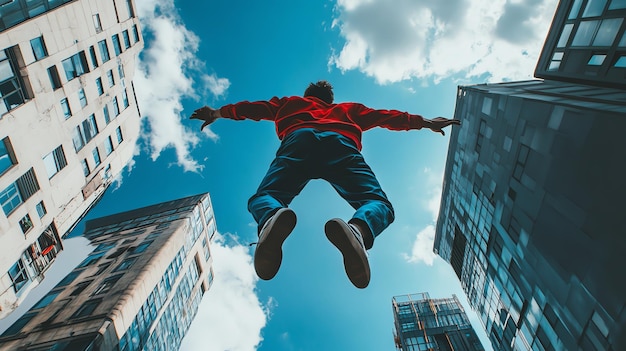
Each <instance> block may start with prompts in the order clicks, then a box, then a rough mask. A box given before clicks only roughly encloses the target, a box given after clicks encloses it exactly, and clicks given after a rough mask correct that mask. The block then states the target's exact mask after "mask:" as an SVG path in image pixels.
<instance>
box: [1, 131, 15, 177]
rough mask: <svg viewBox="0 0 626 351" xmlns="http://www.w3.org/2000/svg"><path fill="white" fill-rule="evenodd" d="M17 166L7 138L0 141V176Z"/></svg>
mask: <svg viewBox="0 0 626 351" xmlns="http://www.w3.org/2000/svg"><path fill="white" fill-rule="evenodd" d="M16 164H17V159H16V158H15V154H14V153H13V146H12V145H11V141H10V140H9V137H6V138H4V139H0V175H1V174H3V173H4V172H6V171H7V170H9V169H10V168H11V167H13V165H16Z"/></svg>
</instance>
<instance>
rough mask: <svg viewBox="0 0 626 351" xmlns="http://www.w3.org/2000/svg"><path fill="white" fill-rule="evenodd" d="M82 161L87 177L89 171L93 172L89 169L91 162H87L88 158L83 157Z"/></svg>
mask: <svg viewBox="0 0 626 351" xmlns="http://www.w3.org/2000/svg"><path fill="white" fill-rule="evenodd" d="M80 163H81V165H82V166H83V174H84V175H85V177H86V176H88V175H89V173H91V170H90V169H89V163H87V159H86V158H83V160H82V161H81V162H80Z"/></svg>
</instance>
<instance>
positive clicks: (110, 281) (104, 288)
mask: <svg viewBox="0 0 626 351" xmlns="http://www.w3.org/2000/svg"><path fill="white" fill-rule="evenodd" d="M122 276H123V274H118V275H114V276H112V277H108V278H106V279H105V280H104V281H103V282H102V284H100V285H99V286H98V287H97V288H96V290H94V292H93V293H92V294H91V295H92V296H94V295H100V294H106V293H108V292H109V291H111V288H113V286H114V285H115V283H117V281H118V280H120V278H121V277H122Z"/></svg>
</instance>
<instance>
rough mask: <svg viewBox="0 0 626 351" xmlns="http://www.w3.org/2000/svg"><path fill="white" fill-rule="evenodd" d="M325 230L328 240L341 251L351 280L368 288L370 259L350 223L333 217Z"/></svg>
mask: <svg viewBox="0 0 626 351" xmlns="http://www.w3.org/2000/svg"><path fill="white" fill-rule="evenodd" d="M324 231H325V232H326V237H327V238H328V240H329V241H330V242H331V243H332V244H333V245H335V247H337V249H339V251H340V252H341V255H342V256H343V266H344V268H345V270H346V274H347V275H348V279H350V282H352V284H353V285H354V286H356V287H357V288H359V289H364V288H366V287H367V286H368V285H369V282H370V265H369V261H368V259H367V254H366V253H365V249H363V248H362V247H361V244H360V243H359V241H358V240H357V238H356V237H355V236H354V234H353V233H352V230H351V229H350V227H349V225H348V224H347V223H345V222H344V221H342V220H340V219H331V220H330V221H328V222H326V225H325V226H324Z"/></svg>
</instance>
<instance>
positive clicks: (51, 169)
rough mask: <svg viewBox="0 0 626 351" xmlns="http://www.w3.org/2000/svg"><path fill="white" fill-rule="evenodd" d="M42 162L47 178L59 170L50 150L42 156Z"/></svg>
mask: <svg viewBox="0 0 626 351" xmlns="http://www.w3.org/2000/svg"><path fill="white" fill-rule="evenodd" d="M43 163H44V165H45V166H46V172H48V179H49V178H52V176H54V175H55V174H57V172H58V171H59V170H58V168H57V165H56V162H54V155H53V153H52V152H51V153H49V154H47V155H46V156H45V157H44V158H43Z"/></svg>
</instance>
